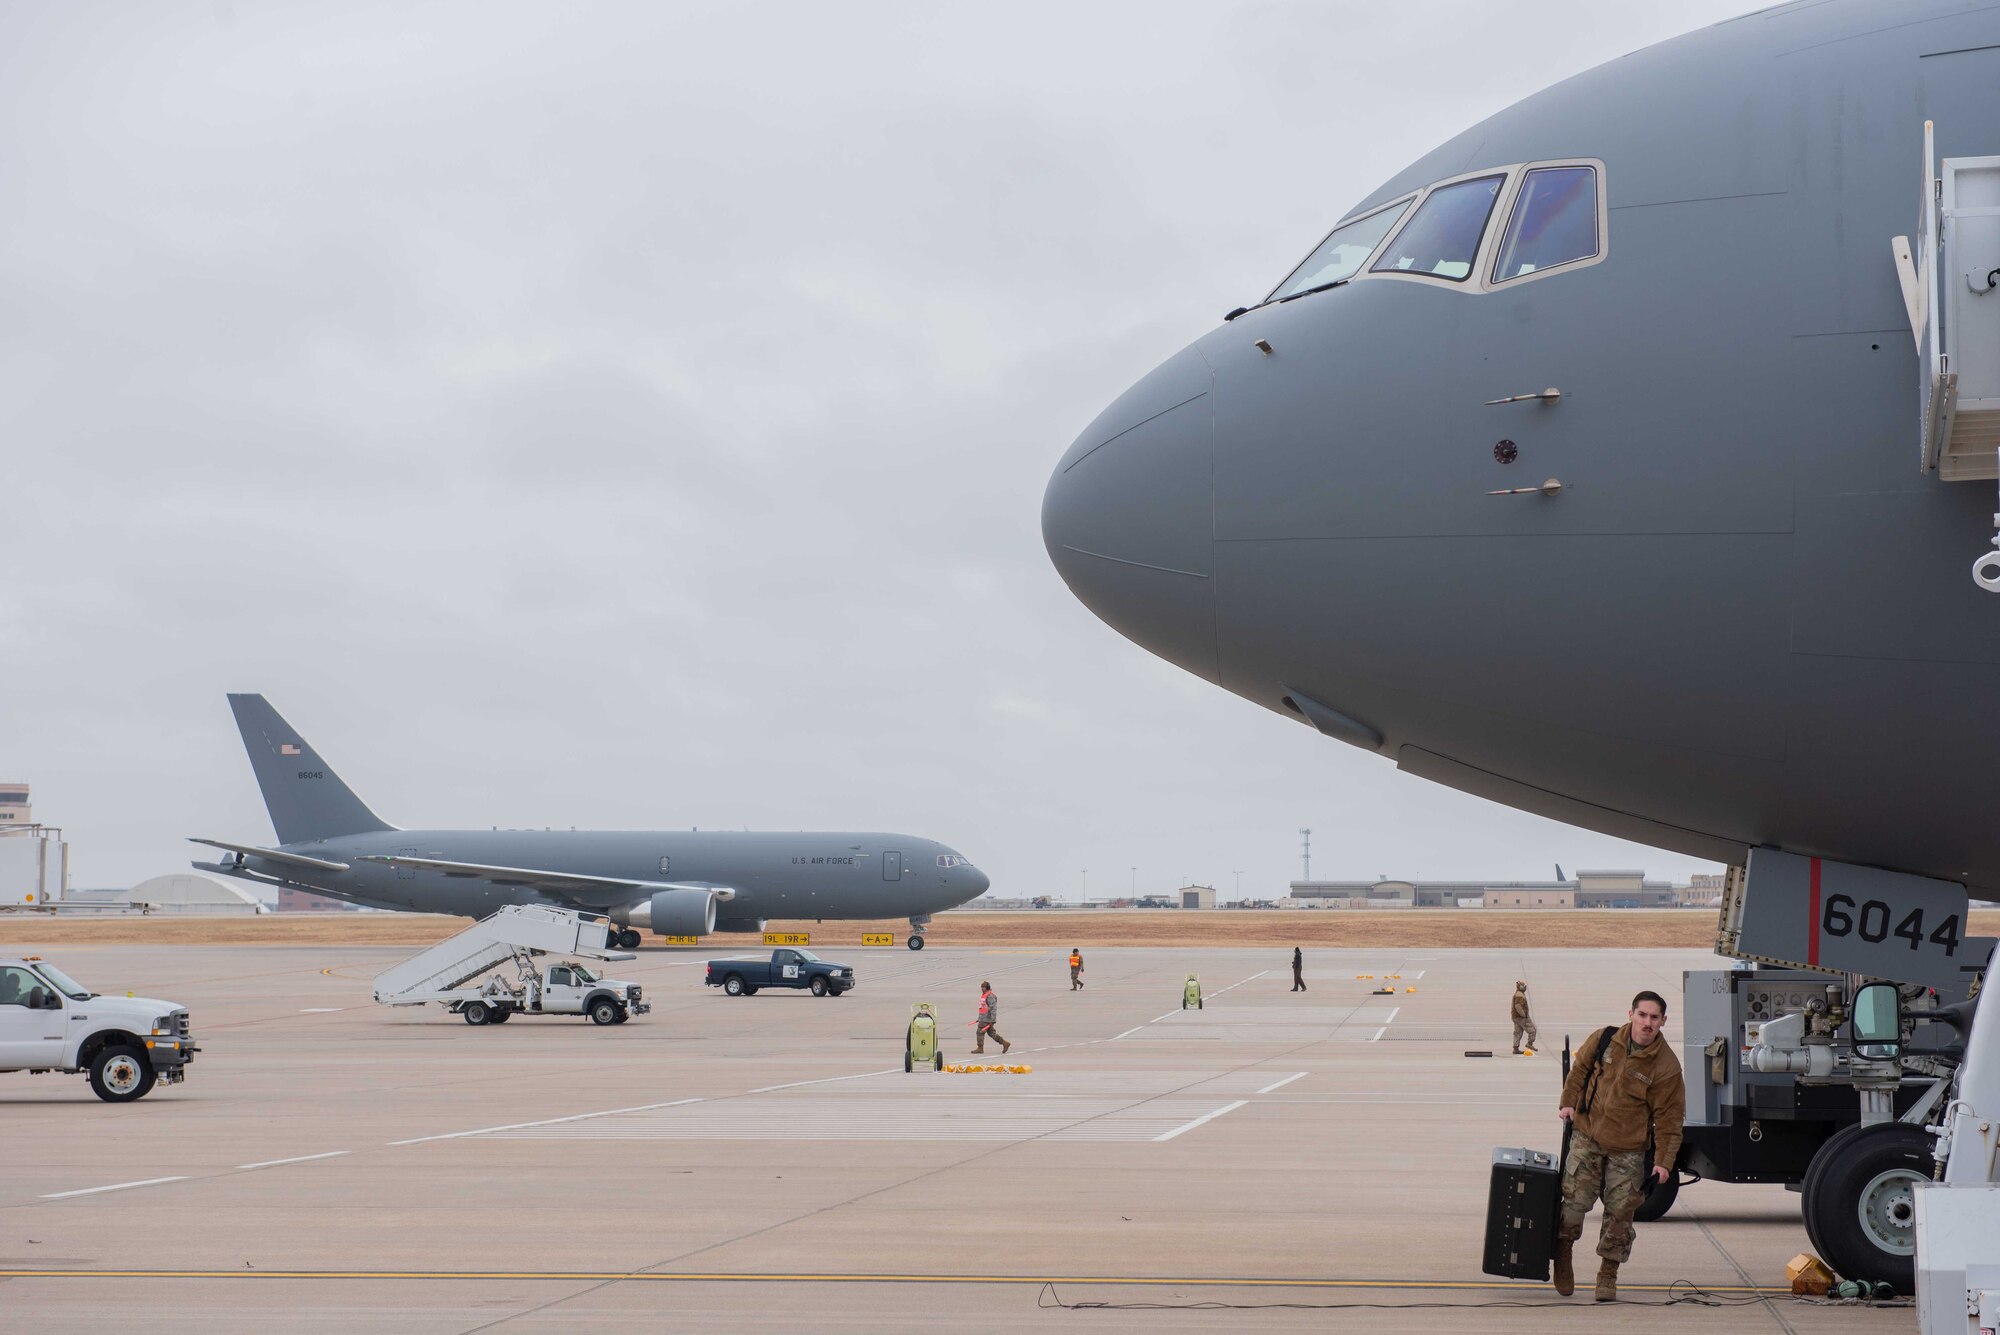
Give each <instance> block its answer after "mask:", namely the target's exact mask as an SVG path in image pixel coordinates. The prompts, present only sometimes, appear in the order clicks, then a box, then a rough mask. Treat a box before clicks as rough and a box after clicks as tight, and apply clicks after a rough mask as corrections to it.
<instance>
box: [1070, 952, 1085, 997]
mask: <svg viewBox="0 0 2000 1335" xmlns="http://www.w3.org/2000/svg"><path fill="white" fill-rule="evenodd" d="M1069 990H1070V991H1072V992H1081V991H1083V952H1082V951H1081V950H1078V949H1077V948H1076V947H1075V946H1071V947H1070V948H1069Z"/></svg>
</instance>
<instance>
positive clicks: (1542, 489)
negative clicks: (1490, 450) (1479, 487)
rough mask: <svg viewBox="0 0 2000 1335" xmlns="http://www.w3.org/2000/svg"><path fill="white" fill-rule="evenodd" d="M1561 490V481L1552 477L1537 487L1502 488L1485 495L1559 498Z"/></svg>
mask: <svg viewBox="0 0 2000 1335" xmlns="http://www.w3.org/2000/svg"><path fill="white" fill-rule="evenodd" d="M1562 489H1563V484H1562V479H1561V478H1555V477H1552V478H1550V479H1549V480H1548V481H1546V482H1544V483H1542V485H1541V486H1539V487H1502V488H1501V489H1500V490H1498V491H1489V492H1487V493H1486V494H1487V495H1488V496H1559V495H1561V494H1562Z"/></svg>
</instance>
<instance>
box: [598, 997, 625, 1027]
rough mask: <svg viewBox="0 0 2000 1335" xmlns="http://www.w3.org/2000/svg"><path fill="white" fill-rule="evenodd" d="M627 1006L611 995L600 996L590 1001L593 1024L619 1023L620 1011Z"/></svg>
mask: <svg viewBox="0 0 2000 1335" xmlns="http://www.w3.org/2000/svg"><path fill="white" fill-rule="evenodd" d="M624 1009H625V1008H624V1007H623V1006H620V1005H619V1004H618V1003H617V1002H616V1001H614V1000H612V999H611V998H610V997H598V998H596V999H595V1000H593V1001H592V1002H591V1003H590V1022H591V1023H592V1024H617V1023H618V1013H619V1012H620V1011H622V1010H624Z"/></svg>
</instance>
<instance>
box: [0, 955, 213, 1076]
mask: <svg viewBox="0 0 2000 1335" xmlns="http://www.w3.org/2000/svg"><path fill="white" fill-rule="evenodd" d="M197 1051H198V1049H197V1048H196V1047H195V1045H194V1042H193V1040H192V1039H191V1038H190V1036H189V1034H188V1013H187V1008H186V1007H184V1006H178V1005H176V1004H174V1003H173V1002H171V1001H156V1000H154V999H153V998H151V997H129V996H128V997H106V996H99V995H98V994H97V993H95V992H92V991H91V990H90V989H89V988H87V987H84V986H83V985H82V984H80V983H78V982H76V981H75V980H74V979H72V978H71V977H70V976H69V975H68V974H66V973H64V972H63V971H62V970H61V969H58V968H56V967H55V966H54V965H53V964H50V963H49V962H48V961H47V960H45V959H42V958H41V957H39V956H36V955H28V956H19V955H16V956H5V955H0V1072H5V1071H28V1072H31V1073H36V1074H40V1073H43V1072H47V1071H60V1072H62V1073H63V1074H65V1075H75V1074H77V1073H78V1072H87V1073H88V1074H89V1076H90V1087H91V1088H92V1089H93V1090H95V1091H96V1092H97V1097H98V1098H100V1099H103V1100H105V1101H106V1102H109V1103H129V1102H131V1101H132V1100H134V1099H142V1098H144V1097H146V1095H147V1094H149V1093H151V1092H152V1089H153V1086H154V1085H155V1084H157V1083H158V1082H159V1081H162V1080H164V1081H166V1082H167V1083H168V1084H170V1085H172V1084H178V1083H179V1082H180V1081H181V1080H183V1079H185V1078H186V1077H187V1066H188V1063H189V1062H191V1061H193V1060H194V1054H195V1053H196V1052H197Z"/></svg>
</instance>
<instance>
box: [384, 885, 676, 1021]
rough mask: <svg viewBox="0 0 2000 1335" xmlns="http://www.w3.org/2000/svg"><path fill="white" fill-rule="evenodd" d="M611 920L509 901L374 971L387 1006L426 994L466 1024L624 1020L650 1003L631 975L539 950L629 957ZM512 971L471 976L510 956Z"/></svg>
mask: <svg viewBox="0 0 2000 1335" xmlns="http://www.w3.org/2000/svg"><path fill="white" fill-rule="evenodd" d="M617 930H618V929H617V928H616V927H615V926H613V925H612V924H611V923H609V922H607V921H605V920H604V919H602V918H599V917H595V916H593V915H589V914H584V913H578V912H576V911H575V910H572V909H558V908H551V907H549V906H546V905H540V904H510V905H508V906H507V907H505V908H503V909H501V910H500V911H499V912H498V913H495V914H494V915H493V916H492V917H490V918H482V919H480V920H479V921H478V922H476V923H474V924H473V925H472V926H470V927H468V928H466V929H465V930H464V931H462V932H460V933H459V934H458V935H457V936H454V937H451V938H450V939H449V940H445V941H440V942H439V943H438V944H437V945H434V946H432V947H431V948H430V949H428V950H425V951H422V952H420V953H418V954H416V955H413V956H411V957H410V958H409V959H407V960H404V961H403V962H402V963H401V964H399V965H397V966H396V967H395V968H393V969H389V970H387V971H385V972H383V973H381V974H379V975H377V977H376V979H375V1000H376V1001H378V1002H380V1003H381V1004H383V1005H385V1006H422V1005H426V1004H429V1003H432V1002H435V1003H437V1004H439V1005H442V1006H444V1007H445V1008H446V1009H447V1010H449V1011H450V1012H451V1013H452V1014H454V1015H458V1016H462V1017H463V1018H464V1020H465V1022H466V1023H467V1024H470V1025H487V1024H505V1023H506V1022H507V1021H508V1020H509V1019H511V1018H513V1017H514V1016H515V1015H582V1016H587V1017H589V1019H590V1020H591V1022H592V1023H593V1024H601V1025H609V1024H623V1023H625V1021H626V1020H628V1019H630V1018H631V1017H632V1016H634V1015H644V1014H645V1013H646V1012H647V1011H649V1010H651V1009H652V1007H651V1006H650V1005H649V1004H648V1003H647V1002H646V1001H645V1000H644V999H643V998H644V993H643V990H642V989H641V988H640V986H639V985H638V984H637V983H627V982H622V981H620V980H618V979H615V978H599V977H597V976H596V975H595V974H593V973H592V972H591V971H590V970H589V969H588V968H586V967H585V966H584V965H583V964H581V963H580V962H578V961H576V960H574V959H564V960H561V961H560V962H557V963H552V964H546V965H543V964H539V963H537V960H538V959H539V958H540V957H541V956H543V955H549V954H563V955H582V956H585V957H587V958H590V959H598V960H629V959H631V958H632V956H631V955H630V954H627V953H624V952H622V951H616V950H612V949H611V948H610V945H609V943H610V941H611V939H612V937H613V934H614V933H615V932H617ZM510 961H511V962H512V963H513V965H514V972H515V977H514V978H513V979H511V980H510V979H508V978H506V977H503V976H501V975H499V974H495V975H494V976H493V977H491V978H488V979H486V981H484V982H483V983H476V984H475V983H474V982H473V980H474V979H476V978H478V977H479V976H480V975H481V974H484V973H488V972H490V971H492V970H495V969H497V968H499V967H500V966H501V965H503V964H506V963H508V962H510Z"/></svg>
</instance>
